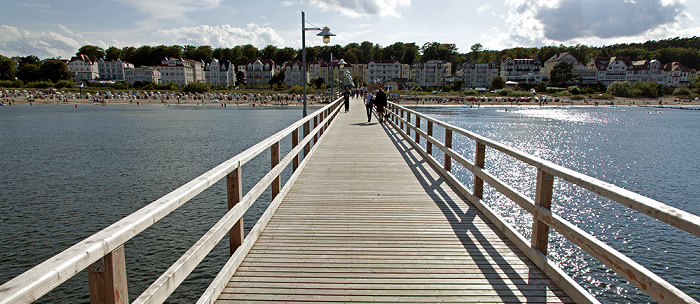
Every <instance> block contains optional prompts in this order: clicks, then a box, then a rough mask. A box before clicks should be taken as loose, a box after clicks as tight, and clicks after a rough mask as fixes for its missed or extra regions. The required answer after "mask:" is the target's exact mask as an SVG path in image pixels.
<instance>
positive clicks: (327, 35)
mask: <svg viewBox="0 0 700 304" xmlns="http://www.w3.org/2000/svg"><path fill="white" fill-rule="evenodd" d="M314 30H315V31H321V32H320V33H318V34H316V36H322V37H323V43H325V44H328V43H329V42H331V36H335V34H333V33H331V29H330V28H329V27H327V26H324V27H323V29H321V28H318V27H306V18H305V14H304V11H302V12H301V75H302V76H301V78H302V82H303V83H304V84H303V87H304V89H303V91H304V93H303V96H302V98H303V99H302V101H303V102H304V113H303V115H304V117H306V115H307V112H306V31H314Z"/></svg>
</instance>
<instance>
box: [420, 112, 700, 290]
mask: <svg viewBox="0 0 700 304" xmlns="http://www.w3.org/2000/svg"><path fill="white" fill-rule="evenodd" d="M413 109H414V110H417V111H420V112H422V113H425V114H428V115H430V116H432V117H434V118H437V119H439V120H442V121H445V122H448V123H450V124H452V125H455V126H458V127H461V128H464V129H466V130H469V131H472V132H474V133H477V134H479V135H482V136H485V137H488V138H490V139H493V140H496V141H499V142H501V143H505V144H507V145H509V146H511V147H514V148H516V149H519V150H521V151H524V152H527V153H529V154H531V155H534V156H537V157H540V158H543V159H545V160H548V161H551V162H554V163H555V164H558V165H561V166H564V167H567V168H570V169H573V170H576V171H578V172H581V173H584V174H587V175H590V176H592V177H595V178H597V179H600V180H602V181H605V182H608V183H612V184H615V185H617V186H620V187H622V188H625V189H628V190H631V191H634V192H637V193H639V194H642V195H644V196H647V197H650V198H653V199H655V200H658V201H660V202H662V203H664V204H667V205H670V206H672V207H675V208H679V209H681V210H684V211H687V212H690V213H692V214H695V215H700V204H698V194H700V192H699V191H700V156H699V154H698V152H699V149H700V112H699V111H687V110H673V109H659V108H641V107H616V108H613V107H538V106H524V107H479V108H476V107H469V106H466V107H465V106H444V107H438V106H432V107H430V106H424V107H423V106H418V107H413ZM425 125H426V123H425V122H423V125H422V127H423V129H424V130H425V128H426V126H425ZM435 130H438V129H437V128H436V129H435ZM441 132H442V133H441ZM434 134H435V136H436V137H438V138H440V139H441V140H442V138H444V131H435V133H434ZM423 145H425V144H423ZM453 149H454V150H456V151H459V152H460V153H461V154H462V155H464V156H466V157H467V159H471V160H473V159H474V142H473V141H472V140H469V139H467V138H466V137H464V136H461V135H456V136H455V137H454V141H453ZM433 150H434V151H435V150H436V149H433ZM436 155H437V158H438V159H440V160H442V158H443V157H444V155H441V154H440V153H436ZM452 167H453V172H454V173H455V175H456V176H457V177H458V178H459V179H460V180H461V181H462V182H463V183H464V184H466V185H467V186H468V187H469V188H471V187H472V185H473V180H472V179H473V175H472V174H471V172H466V170H465V169H464V168H460V166H459V165H455V164H454V162H453V166H452ZM485 168H486V170H488V171H489V172H491V173H493V174H495V175H496V176H498V177H499V178H500V179H501V180H504V181H506V182H507V183H508V184H510V185H511V186H513V187H514V188H515V189H517V190H519V191H520V192H521V193H524V194H527V195H528V196H529V197H530V198H532V199H534V197H535V193H534V189H535V177H536V169H534V168H533V167H531V166H529V165H525V164H523V163H521V162H519V161H515V160H514V159H513V158H511V157H509V156H506V155H504V154H502V153H500V152H497V151H495V150H493V149H488V148H487V154H486V164H485ZM553 196H554V198H553V202H552V210H553V211H554V212H555V213H557V214H559V215H561V216H562V217H564V218H565V219H567V220H568V221H570V222H571V223H573V224H574V225H576V226H578V227H579V228H581V229H583V230H584V231H586V232H588V233H590V234H592V235H593V236H594V237H596V238H598V239H599V240H602V241H604V242H605V243H607V244H608V245H610V246H612V247H613V248H615V249H616V250H618V251H620V252H621V253H623V254H625V255H627V256H628V257H630V258H632V259H633V260H635V261H636V262H638V263H639V264H641V265H642V266H644V267H646V268H647V269H649V270H651V271H652V272H654V273H656V274H658V275H659V276H661V277H662V278H663V279H665V280H666V281H668V282H669V283H671V284H673V285H675V286H676V287H678V288H679V289H680V290H681V291H683V292H685V293H687V294H689V295H690V296H691V297H693V298H695V299H700V287H699V286H700V266H699V265H700V238H698V237H695V236H693V235H690V234H689V233H686V232H684V231H681V230H679V229H676V228H672V227H670V226H669V225H667V224H664V223H661V222H659V221H657V220H654V219H652V218H650V217H648V216H646V215H643V214H641V213H639V212H636V211H633V210H630V209H629V208H627V207H624V206H622V205H620V204H618V203H615V202H612V201H610V200H607V199H605V198H603V197H600V196H598V195H595V194H591V193H589V192H588V191H586V190H582V189H580V188H578V187H574V186H572V185H571V184H569V183H567V182H563V181H561V180H557V181H555V184H554V195H553ZM484 198H485V201H486V202H487V203H488V205H489V206H490V207H492V208H493V209H495V210H496V211H497V212H498V213H499V214H500V215H501V216H503V217H504V218H505V219H506V220H507V221H508V223H509V224H511V225H512V226H514V227H516V229H517V230H518V231H519V232H520V233H521V234H523V235H524V236H525V237H526V238H528V239H529V238H530V236H531V230H532V216H531V215H530V214H529V213H527V212H525V211H523V210H522V209H521V208H520V207H518V206H517V205H515V204H514V203H512V202H510V201H509V200H508V199H506V198H505V197H504V196H502V195H500V194H498V193H497V191H495V190H494V189H493V188H490V187H488V186H487V187H486V189H485V193H484ZM550 235H551V236H550V245H549V256H548V257H549V258H550V259H553V260H554V261H555V262H556V263H557V264H558V265H559V266H560V267H561V268H563V269H564V270H565V271H566V272H567V273H568V274H569V275H570V276H572V277H573V278H574V279H575V280H576V281H577V282H579V283H580V284H582V286H584V287H585V288H586V289H587V290H589V291H590V292H591V293H592V294H593V295H595V296H596V297H597V298H598V299H599V300H600V301H601V302H602V303H646V302H654V301H653V300H652V299H651V298H649V297H647V296H646V295H644V294H642V293H641V292H640V291H638V290H637V288H636V287H634V286H633V285H632V284H630V283H628V282H626V281H625V280H624V279H622V278H621V277H620V276H618V275H617V274H614V273H613V272H612V271H611V270H609V269H608V268H607V267H605V266H603V265H602V264H601V263H599V262H597V261H595V260H593V259H592V258H591V257H590V256H589V255H588V254H586V253H585V252H583V251H582V250H580V249H578V248H577V247H575V246H573V245H572V244H571V243H569V242H568V241H566V240H565V239H564V238H563V237H562V236H561V235H559V234H556V233H551V234H550Z"/></svg>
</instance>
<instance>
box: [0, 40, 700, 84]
mask: <svg viewBox="0 0 700 304" xmlns="http://www.w3.org/2000/svg"><path fill="white" fill-rule="evenodd" d="M561 52H570V53H571V54H572V55H574V56H575V57H576V58H577V59H578V60H580V61H581V62H582V63H584V64H585V63H587V62H588V61H589V60H590V59H591V58H592V57H611V56H624V57H631V59H632V60H643V59H657V60H659V61H661V62H662V63H669V62H674V61H678V62H680V63H682V64H683V65H685V66H686V67H689V68H694V69H696V70H700V37H691V38H671V39H666V40H659V41H647V42H644V43H631V44H615V45H609V46H602V47H591V46H586V45H576V46H564V45H560V46H544V47H530V48H526V47H516V48H510V49H504V50H501V51H494V50H485V49H484V48H483V47H482V45H481V44H479V43H477V44H474V45H472V46H471V48H470V50H469V51H467V52H465V53H460V52H459V50H458V49H457V47H456V45H455V44H447V43H438V42H430V43H425V44H423V45H422V46H418V45H417V44H416V43H403V42H397V43H394V44H392V45H389V46H386V47H382V46H380V45H378V44H376V43H372V42H369V41H365V42H362V43H350V44H347V45H345V46H341V45H337V44H336V45H323V46H312V47H307V48H306V53H307V55H306V57H307V61H314V60H317V59H324V60H329V59H330V56H331V53H332V54H333V57H334V58H343V59H345V61H346V62H349V63H367V62H369V61H370V60H398V61H400V62H401V63H406V64H411V63H414V62H417V61H421V62H426V61H428V60H431V59H437V60H446V61H449V62H452V63H453V69H455V68H456V66H457V64H459V63H463V62H467V61H471V62H500V60H501V59H502V58H505V57H513V58H529V57H533V56H538V57H539V58H540V60H542V61H543V62H544V61H545V60H547V59H549V58H550V57H552V56H553V55H554V54H556V53H561ZM77 54H86V55H88V56H95V57H96V58H104V59H105V60H106V61H111V60H116V59H120V60H122V61H125V62H130V63H133V64H134V65H135V66H137V67H138V66H156V65H159V64H160V63H161V60H162V59H163V58H166V57H175V58H187V59H192V60H203V61H209V60H211V59H212V58H217V59H220V60H230V61H231V62H232V63H234V64H235V65H242V64H245V63H246V62H247V61H248V60H250V59H257V58H261V59H272V60H274V61H275V62H276V63H278V64H281V63H284V62H288V61H293V60H298V61H301V50H300V49H294V48H291V47H285V48H279V47H276V46H273V45H268V46H266V47H264V48H262V49H258V48H257V47H255V46H253V45H250V44H246V45H241V46H235V47H232V48H212V47H211V46H193V45H185V46H179V45H171V46H166V45H159V46H148V45H144V46H141V47H138V48H137V47H133V46H127V47H123V48H117V47H109V48H107V49H106V50H105V49H102V48H100V47H97V46H94V45H85V46H83V47H81V48H80V49H79V50H78V52H77ZM57 62H58V61H53V62H52V61H50V60H48V61H44V62H41V61H40V60H39V58H37V57H36V56H32V55H30V56H27V57H22V58H21V59H20V64H19V67H18V66H17V65H16V64H15V63H14V62H13V60H12V59H10V58H8V57H5V56H2V55H0V80H5V81H13V82H17V81H23V82H25V83H30V82H41V81H50V82H53V83H56V82H58V81H60V80H67V79H70V73H69V72H68V71H67V69H66V68H65V65H62V66H61V65H59V64H56V63H57ZM16 79H17V80H16ZM66 85H68V84H66Z"/></svg>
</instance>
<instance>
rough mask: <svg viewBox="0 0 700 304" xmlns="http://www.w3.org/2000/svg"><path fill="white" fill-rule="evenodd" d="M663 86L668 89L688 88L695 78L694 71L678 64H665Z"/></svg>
mask: <svg viewBox="0 0 700 304" xmlns="http://www.w3.org/2000/svg"><path fill="white" fill-rule="evenodd" d="M663 70H664V76H665V83H664V84H665V85H667V86H670V87H679V86H682V85H684V86H688V85H690V82H691V81H693V80H694V79H695V78H697V72H696V71H695V69H690V68H687V67H685V66H684V65H683V64H681V63H680V62H671V63H667V64H666V65H665V66H664V68H663Z"/></svg>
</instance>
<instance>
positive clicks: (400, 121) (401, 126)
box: [399, 109, 403, 131]
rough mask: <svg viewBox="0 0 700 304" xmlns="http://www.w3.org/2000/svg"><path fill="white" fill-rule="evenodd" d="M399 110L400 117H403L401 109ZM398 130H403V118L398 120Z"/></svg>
mask: <svg viewBox="0 0 700 304" xmlns="http://www.w3.org/2000/svg"><path fill="white" fill-rule="evenodd" d="M399 111H400V112H401V119H403V109H401V110H399ZM399 125H400V126H399V130H401V131H403V120H399Z"/></svg>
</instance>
